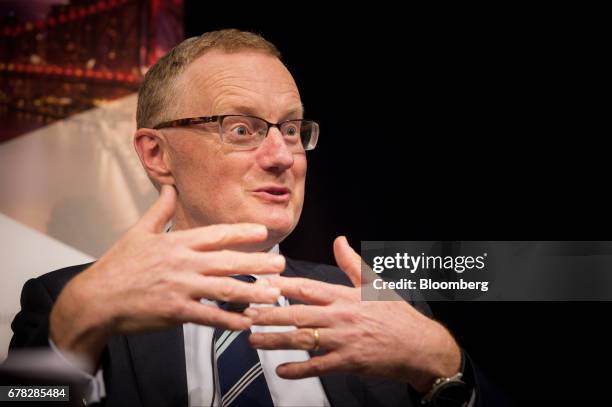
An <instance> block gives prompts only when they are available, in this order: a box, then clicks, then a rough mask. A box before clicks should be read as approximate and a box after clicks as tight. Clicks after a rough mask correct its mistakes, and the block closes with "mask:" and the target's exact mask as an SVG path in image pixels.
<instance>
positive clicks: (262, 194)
mask: <svg viewBox="0 0 612 407" xmlns="http://www.w3.org/2000/svg"><path fill="white" fill-rule="evenodd" d="M253 193H254V194H255V196H257V197H259V198H261V199H263V200H266V201H270V202H287V201H288V200H289V196H290V195H291V191H290V190H289V188H285V187H277V186H270V187H264V188H258V189H256V190H254V191H253Z"/></svg>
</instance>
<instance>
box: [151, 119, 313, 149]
mask: <svg viewBox="0 0 612 407" xmlns="http://www.w3.org/2000/svg"><path fill="white" fill-rule="evenodd" d="M230 116H232V117H250V118H252V119H258V120H261V121H263V122H264V123H266V125H267V126H268V127H267V129H266V133H265V134H264V136H263V138H262V142H263V139H265V138H266V137H268V133H269V132H270V128H271V127H276V128H277V129H278V131H279V132H281V134H282V131H281V129H280V126H281V125H283V124H285V123H288V122H295V121H301V122H304V121H305V122H309V123H312V124H314V125H315V126H316V132H315V137H314V139H315V141H314V146H313V147H312V148H306V147H304V151H312V150H314V149H315V148H316V146H317V142H318V140H319V129H320V128H319V123H317V122H315V121H314V120H310V119H289V120H284V121H282V122H279V123H271V122H269V121H267V120H266V119H262V118H261V117H257V116H252V115H247V114H221V115H215V116H198V117H187V118H183V119H176V120H169V121H166V122H161V123H159V124H157V125H155V126H153V129H154V130H160V129H167V128H177V127H187V126H191V125H194V124H207V123H219V130H221V126H222V125H223V119H225V118H226V117H230ZM219 136H220V137H221V141H222V142H224V143H225V141H224V140H223V134H221V132H220V131H219ZM227 144H229V145H231V144H230V143H227Z"/></svg>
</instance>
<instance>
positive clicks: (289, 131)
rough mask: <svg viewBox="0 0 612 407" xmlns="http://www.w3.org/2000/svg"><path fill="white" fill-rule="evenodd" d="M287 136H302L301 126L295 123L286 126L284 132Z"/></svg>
mask: <svg viewBox="0 0 612 407" xmlns="http://www.w3.org/2000/svg"><path fill="white" fill-rule="evenodd" d="M283 133H284V134H285V136H289V137H293V136H296V135H298V134H300V129H299V126H298V125H297V124H295V123H290V124H287V125H286V126H285V129H284V132H283Z"/></svg>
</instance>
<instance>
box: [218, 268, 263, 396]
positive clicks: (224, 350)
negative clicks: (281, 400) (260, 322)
mask: <svg viewBox="0 0 612 407" xmlns="http://www.w3.org/2000/svg"><path fill="white" fill-rule="evenodd" d="M235 278H237V279H239V280H242V281H245V280H248V281H251V282H252V281H254V278H253V277H250V276H235ZM219 307H221V308H223V309H229V308H230V307H231V304H228V303H220V304H219ZM250 333H251V331H250V330H249V329H247V330H244V331H229V330H224V329H215V333H214V335H213V342H214V354H215V366H216V368H217V374H218V378H219V390H220V394H221V403H220V405H221V406H222V407H230V406H231V407H241V406H245V407H246V406H249V407H250V406H253V407H272V406H274V404H273V403H272V397H271V396H270V390H269V389H268V384H267V383H266V378H265V377H264V374H263V368H262V366H261V361H260V360H259V356H258V355H257V350H255V349H253V348H252V347H251V345H250V344H249V334H250Z"/></svg>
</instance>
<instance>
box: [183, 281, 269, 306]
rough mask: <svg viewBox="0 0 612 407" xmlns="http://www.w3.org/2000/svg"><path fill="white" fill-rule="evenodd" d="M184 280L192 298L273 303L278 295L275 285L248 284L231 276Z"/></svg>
mask: <svg viewBox="0 0 612 407" xmlns="http://www.w3.org/2000/svg"><path fill="white" fill-rule="evenodd" d="M194 277H196V278H192V279H188V280H186V284H188V292H189V294H190V296H191V297H192V298H196V299H199V298H206V299H209V300H217V301H223V302H240V303H256V304H275V303H276V301H277V300H278V297H279V295H280V291H279V289H278V288H276V287H270V286H266V285H262V284H250V283H245V282H243V281H238V280H236V279H235V278H231V277H202V276H194Z"/></svg>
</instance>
